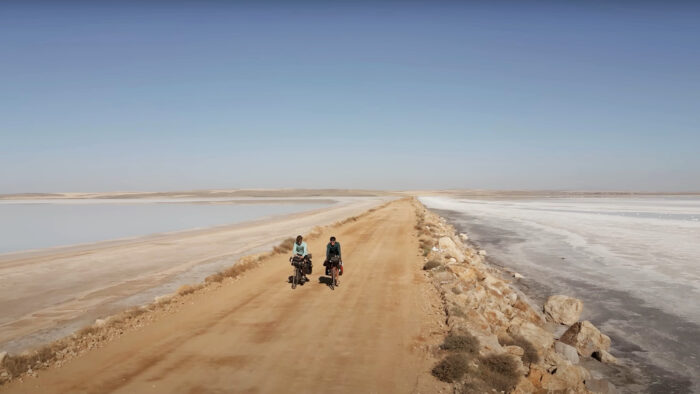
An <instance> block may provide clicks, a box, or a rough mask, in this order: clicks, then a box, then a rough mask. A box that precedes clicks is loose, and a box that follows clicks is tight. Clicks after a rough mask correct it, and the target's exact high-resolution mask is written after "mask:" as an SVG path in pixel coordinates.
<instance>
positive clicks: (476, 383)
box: [456, 379, 492, 394]
mask: <svg viewBox="0 0 700 394" xmlns="http://www.w3.org/2000/svg"><path fill="white" fill-rule="evenodd" d="M456 392H457V393H459V394H484V393H490V392H492V391H491V387H489V386H488V385H487V384H486V383H485V382H484V381H483V380H481V379H470V380H468V381H466V382H464V384H462V386H461V387H459V388H458V389H457V390H456Z"/></svg>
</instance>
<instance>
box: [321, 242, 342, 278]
mask: <svg viewBox="0 0 700 394" xmlns="http://www.w3.org/2000/svg"><path fill="white" fill-rule="evenodd" d="M334 256H338V260H339V261H338V264H339V266H340V265H343V258H342V255H341V253H340V242H338V241H336V240H335V237H331V240H330V242H328V245H326V261H325V262H324V263H323V265H324V266H326V273H327V274H329V275H330V272H328V271H329V270H330V269H331V268H330V267H331V266H330V264H328V262H329V261H331V258H333V257H334ZM339 266H336V267H334V268H332V269H336V270H337V269H339ZM337 274H338V273H337V272H336V283H335V285H336V286H337V285H338V281H337V278H338V275H337Z"/></svg>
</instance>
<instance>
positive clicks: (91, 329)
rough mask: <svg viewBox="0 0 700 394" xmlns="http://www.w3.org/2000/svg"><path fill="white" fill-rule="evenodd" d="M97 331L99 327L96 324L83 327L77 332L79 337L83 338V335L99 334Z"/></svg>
mask: <svg viewBox="0 0 700 394" xmlns="http://www.w3.org/2000/svg"><path fill="white" fill-rule="evenodd" d="M97 331H99V328H97V327H95V326H88V327H83V328H81V329H80V330H79V331H78V332H77V333H76V336H77V337H78V338H82V337H86V336H89V335H94V334H97Z"/></svg>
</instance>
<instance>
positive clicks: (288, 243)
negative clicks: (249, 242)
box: [272, 238, 294, 254]
mask: <svg viewBox="0 0 700 394" xmlns="http://www.w3.org/2000/svg"><path fill="white" fill-rule="evenodd" d="M292 246H294V238H287V239H285V240H284V241H282V242H280V244H279V245H277V246H275V247H274V248H273V249H272V250H274V252H275V253H278V254H281V253H287V252H289V251H290V250H292Z"/></svg>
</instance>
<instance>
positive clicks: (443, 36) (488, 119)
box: [0, 1, 700, 193]
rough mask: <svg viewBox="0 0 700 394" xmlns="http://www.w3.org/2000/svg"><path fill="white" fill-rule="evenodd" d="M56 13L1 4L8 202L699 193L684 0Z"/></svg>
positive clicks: (696, 58)
mask: <svg viewBox="0 0 700 394" xmlns="http://www.w3.org/2000/svg"><path fill="white" fill-rule="evenodd" d="M58 3H59V2H55V3H54V4H52V3H50V2H47V3H32V2H15V3H13V2H3V3H0V134H1V136H2V143H1V144H0V193H14V192H51V191H111V190H181V189H205V188H239V187H338V188H384V189H413V188H490V189H602V190H609V189H622V190H646V191H650V190H663V191H671V190H674V191H700V155H699V154H698V150H699V149H700V113H699V112H700V39H699V38H698V37H700V24H698V22H697V21H698V20H700V6H698V5H693V4H692V3H690V2H675V3H674V2H663V4H661V2H659V4H656V5H654V4H652V3H638V2H620V3H618V4H617V5H614V4H610V3H609V2H605V3H600V4H597V3H595V2H588V1H586V2H583V1H582V2H580V3H578V4H574V3H573V2H566V5H564V4H560V3H561V2H558V3H559V4H558V3H557V2H513V3H509V2H470V3H469V4H467V3H466V2H465V3H464V4H458V3H457V2H445V3H439V2H432V3H427V2H426V3H421V2H406V3H403V2H384V3H381V5H376V4H372V3H370V2H361V3H360V4H355V5H352V4H350V3H347V4H343V3H335V4H334V5H329V4H326V3H324V2H307V3H295V2H291V1H290V2H279V3H275V4H273V3H268V5H266V6H260V5H254V3H253V2H250V3H242V2H239V3H237V4H236V5H232V4H226V5H225V4H223V2H199V3H196V2H177V3H174V4H173V3H171V4H169V5H168V4H166V2H151V3H148V2H133V3H130V2H120V3H112V4H111V5H105V4H106V3H105V2H101V5H90V4H89V3H88V2H74V3H71V2H62V3H61V4H58ZM633 4H634V5H633Z"/></svg>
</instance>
